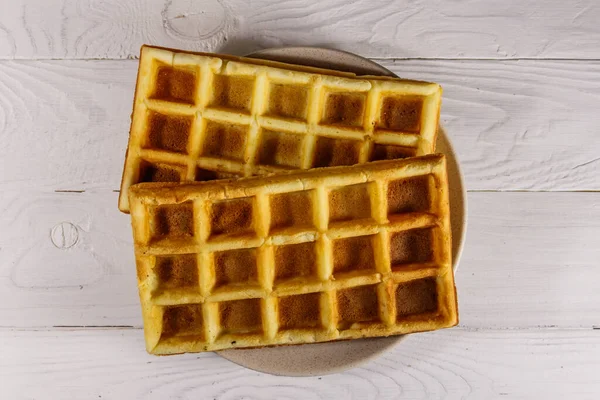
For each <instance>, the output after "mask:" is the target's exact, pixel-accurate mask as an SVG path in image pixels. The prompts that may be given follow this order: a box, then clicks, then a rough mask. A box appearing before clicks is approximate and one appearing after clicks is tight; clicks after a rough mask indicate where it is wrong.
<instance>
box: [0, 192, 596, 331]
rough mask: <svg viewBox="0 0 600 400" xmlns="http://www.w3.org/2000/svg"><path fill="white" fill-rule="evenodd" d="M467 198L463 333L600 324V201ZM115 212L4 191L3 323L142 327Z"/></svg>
mask: <svg viewBox="0 0 600 400" xmlns="http://www.w3.org/2000/svg"><path fill="white" fill-rule="evenodd" d="M468 198H469V225H468V232H467V241H466V247H465V251H464V255H463V258H462V261H461V265H460V267H459V270H458V273H457V286H458V298H459V311H460V324H461V326H464V327H469V328H531V327H540V326H558V327H564V328H579V327H583V328H591V327H592V326H594V325H598V324H599V321H598V315H600V303H598V301H597V299H598V296H597V289H598V282H599V281H600V268H599V266H600V265H599V262H600V246H599V244H600V242H599V239H598V238H600V193H526V192H523V193H520V192H516V193H515V192H511V193H488V192H475V193H470V194H469V196H468ZM116 204H117V193H113V192H108V193H106V192H85V193H39V192H32V191H19V192H6V191H5V192H2V193H0V226H2V227H3V229H2V230H0V304H2V307H0V326H3V327H23V328H27V327H51V326H64V325H68V326H89V325H100V326H114V325H127V326H135V327H140V326H141V318H140V312H139V305H138V298H137V285H136V281H135V264H134V258H133V249H132V245H131V239H130V235H131V233H130V228H129V217H128V216H126V215H124V214H121V213H119V212H118V211H117V206H116ZM68 223H70V224H73V226H75V227H76V229H77V232H76V235H77V241H75V240H73V238H74V237H75V235H74V233H73V229H69V228H71V226H70V225H68ZM53 229H55V231H54V234H52V230H53ZM52 238H54V242H53V241H52ZM65 243H66V245H67V246H68V245H69V244H73V243H75V244H73V245H72V246H71V247H69V248H66V249H62V248H59V247H61V246H62V247H65V245H64V244H65ZM57 246H58V247H57Z"/></svg>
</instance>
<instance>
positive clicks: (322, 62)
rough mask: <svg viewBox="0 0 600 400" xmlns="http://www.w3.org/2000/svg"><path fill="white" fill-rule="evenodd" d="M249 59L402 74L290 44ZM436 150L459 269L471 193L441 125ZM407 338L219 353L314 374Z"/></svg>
mask: <svg viewBox="0 0 600 400" xmlns="http://www.w3.org/2000/svg"><path fill="white" fill-rule="evenodd" d="M249 57H254V58H262V59H267V60H274V61H282V62H287V63H292V64H301V65H308V66H314V67H321V68H329V69H336V70H341V71H348V72H354V73H356V74H358V75H387V76H396V75H395V74H394V73H393V72H391V71H390V70H388V69H386V68H384V67H382V66H381V65H379V64H376V63H375V62H373V61H370V60H368V59H366V58H363V57H360V56H357V55H356V54H351V53H347V52H343V51H339V50H331V49H321V48H315V47H284V48H278V49H267V50H262V51H259V52H256V53H252V54H250V55H249ZM436 147H437V148H436V151H437V152H439V153H444V154H445V155H446V157H447V161H448V181H449V185H450V211H451V213H452V215H451V224H452V239H453V240H452V256H453V267H454V271H456V268H457V266H458V263H459V261H460V256H461V253H462V248H463V242H464V239H465V233H466V215H467V214H466V211H467V203H466V193H465V188H464V186H463V179H462V174H461V172H460V168H459V165H458V161H457V159H456V155H455V154H454V150H453V149H452V145H451V143H450V140H449V139H448V136H447V135H446V132H445V131H444V129H443V128H442V127H441V126H440V127H439V132H438V141H437V146H436ZM404 337H405V336H392V337H387V338H373V339H358V340H350V341H342V342H330V343H316V344H306V345H299V346H281V347H271V348H264V349H248V350H242V349H232V350H224V351H220V352H218V354H220V355H221V356H223V357H225V358H226V359H228V360H230V361H233V362H234V363H236V364H239V365H241V366H244V367H246V368H250V369H253V370H256V371H261V372H266V373H269V374H274V375H289V376H314V375H325V374H331V373H335V372H341V371H344V370H346V369H349V368H353V367H356V366H358V365H360V364H362V363H364V362H366V361H369V360H371V359H373V358H375V357H377V356H379V355H381V354H382V353H384V352H385V351H388V350H390V349H391V348H392V347H394V346H395V345H397V344H398V343H399V342H400V341H401V340H402V339H403V338H404Z"/></svg>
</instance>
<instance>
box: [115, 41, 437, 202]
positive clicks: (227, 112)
mask: <svg viewBox="0 0 600 400" xmlns="http://www.w3.org/2000/svg"><path fill="white" fill-rule="evenodd" d="M296 68H297V67H296ZM306 70H307V71H311V70H310V69H308V68H307V69H306ZM307 71H302V70H300V71H294V70H286V69H282V68H278V67H274V66H272V65H271V64H266V65H257V64H254V63H252V64H250V63H246V62H243V59H241V60H240V61H232V60H227V59H224V58H218V57H215V56H208V55H198V54H191V53H182V52H172V51H169V50H166V49H158V48H153V47H147V46H145V47H143V49H142V55H141V58H140V70H139V76H138V83H137V89H136V99H135V102H134V113H133V120H132V127H131V134H130V142H129V147H128V155H127V159H126V162H125V170H124V174H123V182H122V187H121V193H126V192H127V189H128V187H129V186H131V185H133V184H135V183H138V182H147V181H201V180H211V179H218V178H223V177H225V178H227V177H229V176H252V175H264V174H267V173H273V172H281V171H286V170H289V169H309V168H314V167H325V166H335V165H352V164H357V163H364V162H367V161H374V160H378V159H390V158H404V157H408V156H414V155H424V154H430V153H432V152H433V150H434V144H435V136H436V130H437V123H438V118H439V109H440V101H441V100H440V99H441V89H440V87H439V85H437V84H433V83H425V82H415V81H406V80H399V79H385V78H378V77H370V78H357V77H353V76H352V75H349V74H347V75H346V76H336V75H327V74H318V73H314V72H307ZM330 72H333V71H330ZM119 203H120V204H119V206H120V209H121V210H122V211H128V208H129V207H128V204H127V196H126V195H125V194H124V195H122V196H121V197H120V200H119Z"/></svg>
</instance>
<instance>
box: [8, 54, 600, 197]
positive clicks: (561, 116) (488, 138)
mask: <svg viewBox="0 0 600 400" xmlns="http://www.w3.org/2000/svg"><path fill="white" fill-rule="evenodd" d="M382 64H383V65H384V66H386V67H388V68H390V69H392V70H393V71H394V72H396V73H397V74H399V75H400V76H403V77H407V78H421V79H427V80H432V81H436V82H439V83H441V84H442V85H443V87H444V100H443V105H442V123H443V124H444V126H445V128H446V131H447V133H448V135H449V136H450V138H451V139H452V141H453V143H454V145H455V147H456V149H457V151H458V155H459V158H460V160H461V163H462V166H463V171H464V173H465V176H466V183H467V188H468V189H470V190H561V191H562V190H599V189H600V174H598V173H597V171H598V167H599V166H600V158H598V154H599V153H600V140H599V139H598V137H600V113H598V110H599V109H600V62H585V63H584V62H569V61H503V62H498V61H489V60H488V61H482V60H479V61H442V60H436V61H433V60H432V61H426V60H404V61H397V62H392V61H385V62H383V63H382ZM136 70H137V62H136V61H45V62H41V61H4V62H0V140H2V144H3V145H2V146H0V159H2V160H4V167H3V168H2V169H0V187H1V188H2V189H5V190H7V189H10V190H21V189H30V188H32V187H36V188H43V189H51V190H56V189H70V190H84V189H85V190H91V189H98V188H102V189H109V190H114V189H117V188H118V187H119V183H120V179H121V171H122V165H123V158H124V154H125V148H126V146H127V136H128V131H129V118H130V115H131V102H132V96H133V89H134V84H135V76H136Z"/></svg>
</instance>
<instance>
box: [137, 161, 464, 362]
mask: <svg viewBox="0 0 600 400" xmlns="http://www.w3.org/2000/svg"><path fill="white" fill-rule="evenodd" d="M129 197H130V201H131V218H132V225H133V232H134V243H135V251H136V260H137V268H138V281H139V290H140V298H141V303H142V310H143V317H144V329H145V337H146V345H147V348H148V351H150V352H151V353H155V354H172V353H181V352H195V351H211V350H219V349H226V348H234V347H257V346H269V345H281V344H300V343H312V342H322V341H331V340H339V339H352V338H359V337H372V336H388V335H395V334H403V333H410V332H417V331H424V330H433V329H438V328H444V327H449V326H453V325H455V324H456V323H457V307H456V297H455V290H454V279H453V274H452V266H451V264H452V263H451V253H450V251H451V250H450V245H451V238H450V226H449V210H448V186H447V177H446V166H445V158H444V156H442V155H429V156H423V157H416V158H409V159H405V160H390V161H380V162H374V163H367V164H361V165H356V166H352V167H333V168H323V169H312V170H308V171H296V172H291V173H288V174H279V175H274V176H268V177H254V178H247V179H241V180H229V181H214V182H204V183H188V184H168V183H167V184H166V183H146V184H139V185H135V186H133V187H132V188H131V190H130V196H129Z"/></svg>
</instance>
